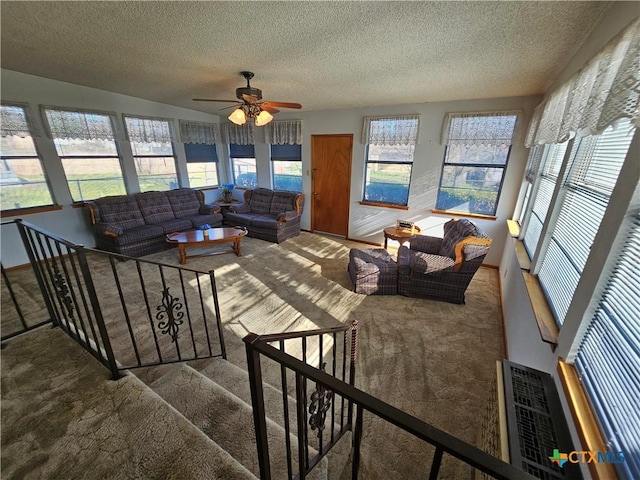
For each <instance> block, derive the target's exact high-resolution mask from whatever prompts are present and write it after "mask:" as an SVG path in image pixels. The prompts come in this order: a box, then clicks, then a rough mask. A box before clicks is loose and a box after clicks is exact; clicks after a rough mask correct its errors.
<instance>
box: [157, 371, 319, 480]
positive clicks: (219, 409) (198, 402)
mask: <svg viewBox="0 0 640 480" xmlns="http://www.w3.org/2000/svg"><path fill="white" fill-rule="evenodd" d="M243 383H248V382H247V380H246V378H245V379H244V382H243ZM150 387H151V388H152V389H153V390H154V391H156V392H157V393H158V394H159V395H160V396H161V397H162V398H164V399H165V401H167V402H168V403H170V404H171V405H173V406H174V407H175V408H176V409H177V410H178V411H179V412H180V413H182V414H183V415H184V416H185V417H186V418H187V419H189V421H191V422H192V423H193V424H194V425H196V426H197V427H198V428H200V429H201V430H202V431H203V432H204V433H205V434H206V435H207V436H208V437H210V438H211V439H212V440H214V441H215V442H216V443H217V444H219V445H220V446H221V447H222V448H224V449H225V450H227V451H228V452H229V453H231V455H232V456H233V457H234V458H235V459H236V460H238V461H239V462H240V463H242V464H243V465H244V466H245V467H246V468H247V469H248V470H249V471H251V472H252V473H253V474H254V475H256V476H259V467H258V458H257V449H256V443H255V434H254V425H253V410H252V408H251V406H250V405H249V404H248V403H246V402H245V401H243V400H242V399H241V398H239V397H238V396H236V395H235V394H233V393H231V392H230V391H229V390H227V389H225V388H224V387H223V386H221V385H220V384H218V383H217V382H216V381H214V380H212V379H211V378H209V377H207V376H205V375H203V374H202V373H200V372H198V371H197V370H195V369H193V368H191V367H190V366H188V365H176V366H175V367H174V368H172V369H171V370H170V371H168V372H166V373H165V374H164V375H162V376H161V377H160V378H158V379H157V380H155V381H154V382H153V383H152V384H151V385H150ZM281 402H282V400H281V399H280V403H281ZM267 435H268V437H269V453H270V462H271V472H272V477H273V478H286V477H287V466H286V452H285V431H284V429H283V428H282V427H281V426H280V425H279V424H277V423H275V422H274V421H273V420H271V419H269V418H267ZM290 438H291V450H292V462H293V465H294V469H297V458H298V452H297V438H296V437H295V436H294V435H293V434H292V435H291V436H290ZM316 454H317V452H316V451H315V450H313V449H312V448H309V457H310V458H312V457H313V456H315V455H316ZM327 462H328V461H327V460H326V458H325V459H323V460H322V461H321V462H320V464H319V465H317V466H316V467H315V468H314V469H313V470H312V472H311V474H309V475H308V477H307V478H313V479H326V478H327V468H328V467H327ZM296 471H297V470H296Z"/></svg>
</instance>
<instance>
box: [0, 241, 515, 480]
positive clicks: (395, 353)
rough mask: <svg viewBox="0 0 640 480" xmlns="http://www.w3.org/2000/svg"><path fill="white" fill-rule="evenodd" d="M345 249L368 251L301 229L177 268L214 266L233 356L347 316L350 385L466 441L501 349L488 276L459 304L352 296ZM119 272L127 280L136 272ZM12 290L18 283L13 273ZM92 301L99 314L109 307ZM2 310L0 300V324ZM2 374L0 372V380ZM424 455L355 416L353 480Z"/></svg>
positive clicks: (476, 425) (417, 474)
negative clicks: (251, 342)
mask: <svg viewBox="0 0 640 480" xmlns="http://www.w3.org/2000/svg"><path fill="white" fill-rule="evenodd" d="M220 248H223V249H224V248H228V246H222V247H220ZM350 248H367V246H366V245H362V244H358V243H354V242H349V241H345V240H341V239H336V238H332V237H325V236H320V235H314V234H310V233H305V232H303V233H302V234H301V235H300V236H299V237H296V238H294V239H290V240H288V241H286V242H284V243H283V244H280V245H276V244H271V243H268V242H264V241H261V240H257V239H253V238H244V239H243V240H242V251H243V256H242V257H236V256H234V255H219V256H214V257H203V258H195V259H189V260H188V263H187V265H186V267H187V268H190V269H195V270H201V271H205V272H206V271H209V270H214V271H215V277H216V284H217V289H218V294H219V299H220V310H221V318H222V322H223V326H224V332H225V340H226V344H227V352H228V358H229V360H230V361H231V362H232V363H234V364H236V365H238V366H241V367H243V368H244V366H245V363H246V360H245V350H244V344H243V343H242V338H243V337H244V336H245V335H246V334H247V333H248V332H255V333H276V332H281V331H292V330H303V329H311V328H316V327H330V326H335V325H339V324H348V323H351V321H352V320H358V321H359V324H360V342H359V353H358V367H357V377H356V386H357V387H358V388H360V389H362V390H364V391H365V392H367V393H370V394H372V395H374V396H377V397H379V398H380V399H382V400H384V401H386V402H388V403H390V404H391V405H393V406H395V407H397V408H400V409H402V410H404V411H406V412H408V413H410V414H412V415H414V416H416V417H418V418H420V419H422V420H424V421H425V422H428V423H430V424H432V425H434V426H435V427H437V428H440V429H442V430H445V431H447V432H449V433H451V434H453V435H455V436H456V437H459V438H461V439H462V440H465V441H467V442H470V443H475V441H476V437H477V435H478V432H479V429H480V427H481V414H480V412H481V411H482V409H483V408H484V406H485V403H486V400H487V396H488V390H489V386H490V384H491V382H492V380H493V376H494V372H495V361H496V360H498V359H502V358H503V355H504V352H503V338H502V319H501V313H500V304H499V292H498V272H497V271H496V270H494V269H489V268H481V269H480V270H479V271H478V273H477V274H476V276H475V278H474V280H473V281H472V283H471V285H470V287H469V289H468V291H467V296H466V298H467V303H466V305H453V304H448V303H443V302H435V301H430V300H421V299H411V298H406V297H402V296H363V295H358V294H355V293H353V292H352V291H351V288H352V287H351V283H350V280H349V276H348V274H347V271H346V267H347V262H348V252H349V249H350ZM145 259H149V260H153V261H157V262H165V263H169V264H172V265H177V264H178V252H177V250H176V249H173V250H169V251H166V252H163V253H159V254H154V255H150V256H148V257H145ZM91 264H92V272H93V273H94V274H95V275H94V281H95V282H96V287H97V290H98V291H99V292H101V294H104V293H105V292H107V291H109V290H112V285H111V284H112V282H111V280H110V279H109V275H108V272H109V270H110V268H111V267H110V266H109V265H108V262H106V261H105V260H104V259H102V258H101V257H99V256H92V257H91ZM128 265H132V263H131V262H124V263H122V264H120V265H118V269H119V271H121V272H126V271H127V269H128V268H129V267H128ZM124 275H126V273H124ZM130 275H131V276H132V278H134V277H135V275H136V273H135V271H132V272H130ZM17 285H18V287H19V288H23V287H22V285H21V281H20V280H17ZM14 288H15V285H14ZM23 289H28V287H24V288H23ZM3 300H4V299H3ZM137 301H138V302H142V300H141V299H138V300H137ZM130 302H131V303H132V304H133V303H135V302H136V300H131V301H130ZM101 303H102V304H103V309H104V313H105V318H107V319H109V317H110V314H109V311H110V308H116V306H115V302H111V301H102V302H101ZM133 307H134V306H133V305H132V308H133ZM5 308H6V307H5V305H4V304H3V327H4V324H5V318H4V317H5V315H4V313H5ZM133 309H134V310H135V308H133ZM114 312H115V310H114ZM114 315H115V313H114ZM7 321H8V320H7ZM11 374H12V372H5V371H4V369H3V372H2V375H3V377H5V375H11ZM431 452H432V449H431V447H429V446H426V445H424V444H423V443H422V442H420V441H418V440H416V439H414V438H412V437H411V436H410V435H408V434H405V433H403V432H402V431H400V430H399V429H397V428H396V427H393V426H391V425H389V424H387V423H385V422H383V421H381V420H379V419H376V418H372V416H371V415H369V414H367V413H365V426H364V434H363V441H362V462H361V465H362V468H361V472H362V475H361V477H360V478H364V479H387V478H407V479H412V478H424V477H425V476H426V475H427V472H428V471H429V467H430V463H431ZM470 475H471V472H470V469H469V467H468V466H466V465H464V464H462V463H461V462H458V461H456V460H454V459H451V458H448V457H447V456H445V459H444V463H443V469H442V473H441V475H440V477H439V478H441V479H468V478H470Z"/></svg>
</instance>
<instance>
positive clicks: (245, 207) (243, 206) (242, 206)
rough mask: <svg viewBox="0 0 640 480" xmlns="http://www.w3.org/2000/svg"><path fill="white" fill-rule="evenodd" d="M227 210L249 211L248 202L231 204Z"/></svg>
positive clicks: (236, 211)
mask: <svg viewBox="0 0 640 480" xmlns="http://www.w3.org/2000/svg"><path fill="white" fill-rule="evenodd" d="M229 211H230V212H232V213H251V207H250V206H249V204H248V203H241V204H240V205H231V206H230V207H229Z"/></svg>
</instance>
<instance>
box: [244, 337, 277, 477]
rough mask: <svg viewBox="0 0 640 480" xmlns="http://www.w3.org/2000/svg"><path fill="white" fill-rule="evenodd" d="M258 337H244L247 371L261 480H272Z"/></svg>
mask: <svg viewBox="0 0 640 480" xmlns="http://www.w3.org/2000/svg"><path fill="white" fill-rule="evenodd" d="M257 338H258V336H257V335H255V334H249V336H248V337H245V339H244V341H245V348H246V351H247V372H248V373H249V388H250V390H251V406H252V407H253V424H254V428H255V433H256V447H257V449H258V465H259V467H260V480H271V466H270V465H269V440H268V439H267V421H266V412H265V408H264V392H263V390H262V369H261V366H260V352H258V351H256V350H255V349H254V348H253V342H254V341H255V340H256V339H257Z"/></svg>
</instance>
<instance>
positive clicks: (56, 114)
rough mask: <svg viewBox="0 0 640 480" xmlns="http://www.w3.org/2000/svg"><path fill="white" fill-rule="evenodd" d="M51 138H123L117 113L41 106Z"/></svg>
mask: <svg viewBox="0 0 640 480" xmlns="http://www.w3.org/2000/svg"><path fill="white" fill-rule="evenodd" d="M40 109H41V112H42V119H43V121H44V124H45V127H46V129H47V136H49V138H54V139H55V138H69V139H76V140H121V139H122V138H121V136H120V138H118V137H119V136H118V135H117V133H116V132H117V129H116V114H115V113H112V112H101V111H96V110H80V109H72V108H62V107H49V106H46V105H41V106H40Z"/></svg>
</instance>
